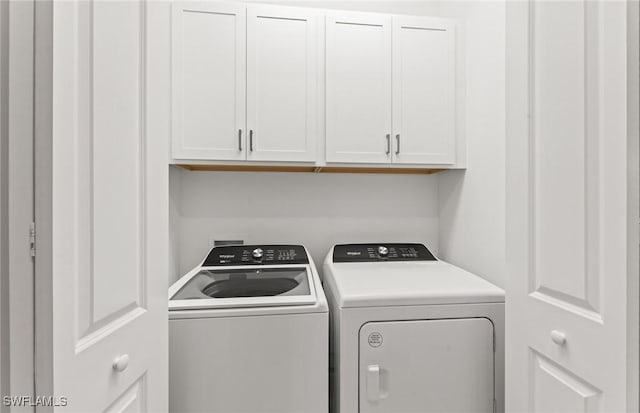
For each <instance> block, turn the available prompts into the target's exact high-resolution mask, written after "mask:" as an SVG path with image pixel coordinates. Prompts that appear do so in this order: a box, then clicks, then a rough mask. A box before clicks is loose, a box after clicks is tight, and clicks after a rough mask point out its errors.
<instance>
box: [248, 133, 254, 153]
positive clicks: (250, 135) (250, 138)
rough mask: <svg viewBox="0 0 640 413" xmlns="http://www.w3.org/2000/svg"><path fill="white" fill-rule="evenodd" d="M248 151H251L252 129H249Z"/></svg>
mask: <svg viewBox="0 0 640 413" xmlns="http://www.w3.org/2000/svg"><path fill="white" fill-rule="evenodd" d="M249 152H253V129H249Z"/></svg>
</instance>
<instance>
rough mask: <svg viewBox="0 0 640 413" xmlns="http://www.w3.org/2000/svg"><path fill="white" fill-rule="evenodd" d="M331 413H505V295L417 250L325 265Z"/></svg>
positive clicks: (398, 248)
mask: <svg viewBox="0 0 640 413" xmlns="http://www.w3.org/2000/svg"><path fill="white" fill-rule="evenodd" d="M323 273H324V274H323V275H324V283H325V293H326V294H327V299H328V301H329V306H330V314H331V334H332V338H331V345H330V348H331V369H332V373H331V377H330V381H331V393H332V403H333V409H332V411H333V412H335V413H356V412H359V413H373V412H377V413H416V412H439V413H452V412H457V413H463V412H464V413H474V412H477V413H493V412H502V411H504V390H503V389H504V291H503V290H502V289H500V288H498V287H496V286H494V285H493V284H491V283H489V282H487V281H485V280H484V279H482V278H480V277H478V276H476V275H474V274H471V273H469V272H467V271H464V270H462V269H461V268H458V267H456V266H454V265H451V264H449V263H446V262H444V261H441V260H438V259H437V258H436V257H435V256H434V255H433V254H432V253H431V252H430V251H429V250H428V249H427V248H426V247H425V246H424V245H422V244H395V243H381V244H347V245H336V246H334V247H333V248H332V249H331V250H330V252H329V254H328V255H327V257H326V260H325V262H324V271H323Z"/></svg>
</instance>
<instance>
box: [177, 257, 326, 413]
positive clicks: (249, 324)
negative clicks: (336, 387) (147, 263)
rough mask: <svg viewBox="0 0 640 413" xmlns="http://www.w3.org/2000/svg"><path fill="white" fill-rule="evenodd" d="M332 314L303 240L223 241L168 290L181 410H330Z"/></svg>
mask: <svg viewBox="0 0 640 413" xmlns="http://www.w3.org/2000/svg"><path fill="white" fill-rule="evenodd" d="M328 329H329V320H328V306H327V301H326V298H325V296H324V293H323V291H322V286H321V283H320V279H319V278H318V273H317V271H316V268H315V266H314V264H313V260H312V259H311V256H310V255H309V254H308V253H307V251H306V249H305V248H304V247H303V246H299V245H253V246H224V247H216V248H213V249H212V250H211V252H210V253H209V254H208V255H207V257H206V258H205V260H204V261H203V262H202V263H201V264H200V265H198V266H197V267H196V268H194V269H193V270H192V271H190V272H189V273H188V274H186V275H185V276H183V277H182V278H181V279H180V280H178V281H177V282H176V283H175V284H173V285H172V286H171V287H170V288H169V406H170V411H171V412H173V413H179V412H209V413H271V412H272V413H303V412H305V413H306V412H309V413H327V411H328V406H329V399H328V397H329V396H328V371H327V365H328V358H329V356H328V355H329V349H328V346H329V337H328Z"/></svg>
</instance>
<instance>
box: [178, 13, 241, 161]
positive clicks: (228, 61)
mask: <svg viewBox="0 0 640 413" xmlns="http://www.w3.org/2000/svg"><path fill="white" fill-rule="evenodd" d="M245 26H246V6H244V5H242V4H235V5H234V4H226V3H205V2H176V3H174V5H173V22H172V42H173V43H172V82H173V85H172V86H173V98H172V99H173V107H172V119H173V129H172V135H173V136H172V142H173V157H174V158H177V159H180V158H184V159H212V160H243V159H245V152H244V142H243V141H244V128H245V99H246V98H245V86H246V83H245V79H246V62H245V57H246V27H245Z"/></svg>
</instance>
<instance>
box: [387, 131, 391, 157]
mask: <svg viewBox="0 0 640 413" xmlns="http://www.w3.org/2000/svg"><path fill="white" fill-rule="evenodd" d="M390 152H391V135H390V134H388V133H387V152H386V153H387V155H389V153H390Z"/></svg>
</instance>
